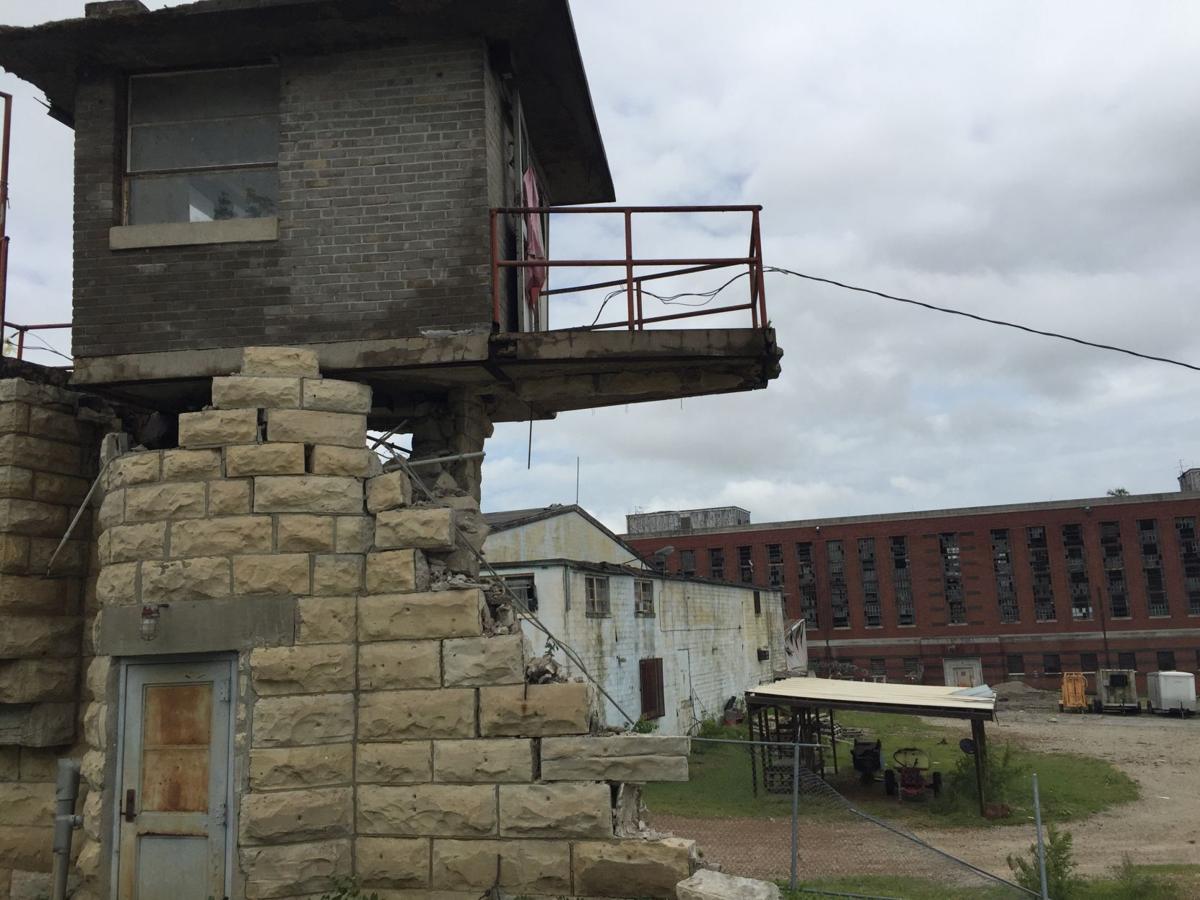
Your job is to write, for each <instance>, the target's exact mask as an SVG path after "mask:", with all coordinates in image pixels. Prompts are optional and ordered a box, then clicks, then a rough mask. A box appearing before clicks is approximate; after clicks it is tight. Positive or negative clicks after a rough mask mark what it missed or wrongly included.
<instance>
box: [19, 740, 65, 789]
mask: <svg viewBox="0 0 1200 900" xmlns="http://www.w3.org/2000/svg"><path fill="white" fill-rule="evenodd" d="M62 755H63V754H62V750H61V749H59V748H57V747H22V748H21V781H38V782H43V783H46V784H49V783H50V782H52V781H54V780H55V778H56V777H57V775H58V760H59V759H60V758H61V757H62Z"/></svg>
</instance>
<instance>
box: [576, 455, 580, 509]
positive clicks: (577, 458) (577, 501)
mask: <svg viewBox="0 0 1200 900" xmlns="http://www.w3.org/2000/svg"><path fill="white" fill-rule="evenodd" d="M575 505H576V506H578V505H579V457H578V456H577V457H575Z"/></svg>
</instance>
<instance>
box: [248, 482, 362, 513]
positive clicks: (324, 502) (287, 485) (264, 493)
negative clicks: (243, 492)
mask: <svg viewBox="0 0 1200 900" xmlns="http://www.w3.org/2000/svg"><path fill="white" fill-rule="evenodd" d="M362 509H363V486H362V482H361V481H359V480H358V479H357V478H345V477H341V476H334V475H268V476H263V477H259V478H255V479H254V511H255V512H260V513H290V512H295V513H342V514H354V513H361V512H362Z"/></svg>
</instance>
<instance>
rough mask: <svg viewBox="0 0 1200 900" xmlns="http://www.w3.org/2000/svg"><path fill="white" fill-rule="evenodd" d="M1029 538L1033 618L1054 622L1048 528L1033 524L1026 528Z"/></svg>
mask: <svg viewBox="0 0 1200 900" xmlns="http://www.w3.org/2000/svg"><path fill="white" fill-rule="evenodd" d="M1025 531H1026V536H1027V537H1028V539H1029V570H1030V571H1031V572H1032V573H1033V618H1034V620H1035V621H1038V622H1054V621H1057V620H1058V613H1057V612H1055V609H1054V583H1053V581H1052V580H1051V578H1050V547H1049V545H1048V544H1047V543H1046V529H1045V528H1043V527H1041V526H1040V525H1033V526H1030V527H1029V528H1027V529H1025Z"/></svg>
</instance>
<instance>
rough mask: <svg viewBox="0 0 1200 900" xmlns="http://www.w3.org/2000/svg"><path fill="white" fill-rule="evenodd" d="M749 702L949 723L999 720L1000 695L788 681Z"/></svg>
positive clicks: (760, 690)
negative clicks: (997, 711)
mask: <svg viewBox="0 0 1200 900" xmlns="http://www.w3.org/2000/svg"><path fill="white" fill-rule="evenodd" d="M746 699H747V701H749V702H754V701H757V702H758V703H759V705H768V706H769V705H777V706H791V707H817V708H821V709H857V710H862V711H869V712H892V713H900V714H904V715H917V716H936V717H941V718H949V719H995V717H996V695H995V693H994V692H992V691H991V690H990V689H986V688H959V687H941V686H937V685H926V684H896V683H891V682H883V683H880V682H875V681H843V680H840V679H836V678H786V679H784V680H783V681H776V682H775V683H774V684H766V685H761V686H759V687H756V688H754V689H753V690H750V691H747V692H746Z"/></svg>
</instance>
